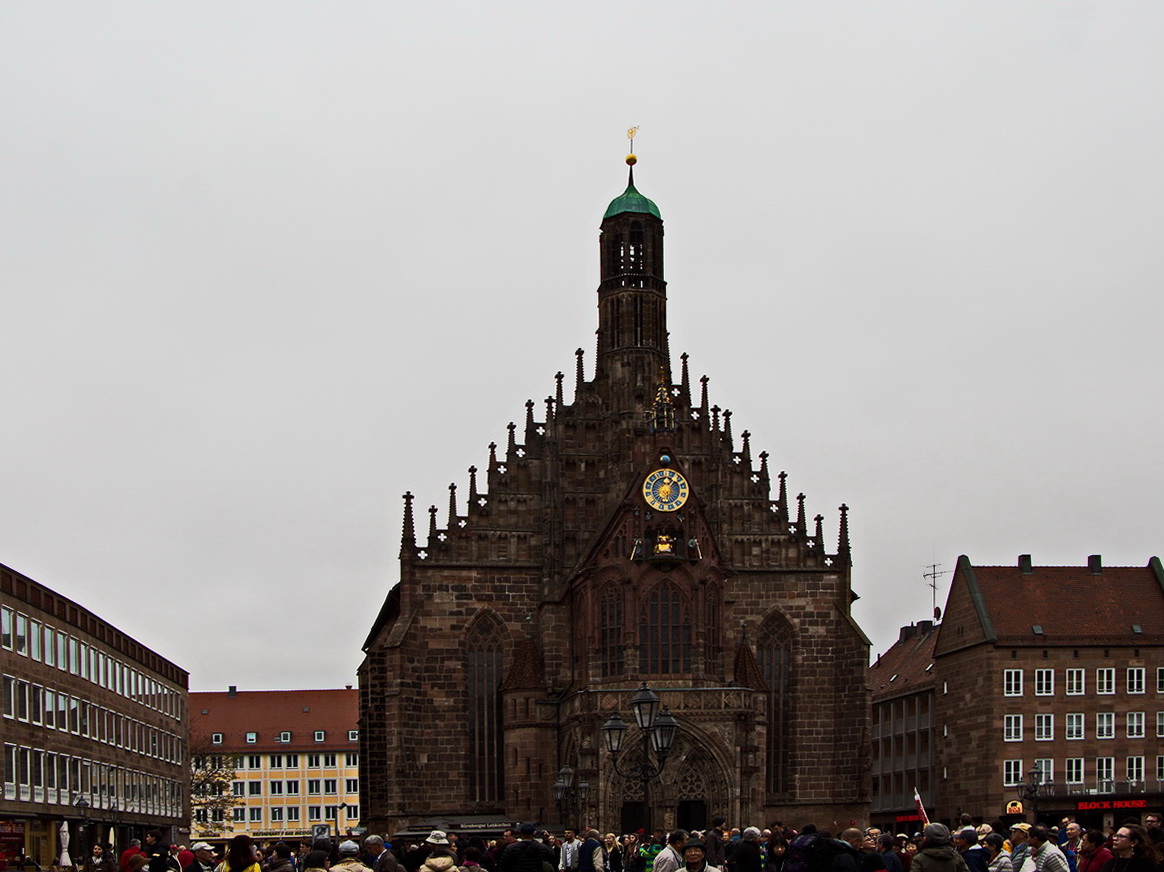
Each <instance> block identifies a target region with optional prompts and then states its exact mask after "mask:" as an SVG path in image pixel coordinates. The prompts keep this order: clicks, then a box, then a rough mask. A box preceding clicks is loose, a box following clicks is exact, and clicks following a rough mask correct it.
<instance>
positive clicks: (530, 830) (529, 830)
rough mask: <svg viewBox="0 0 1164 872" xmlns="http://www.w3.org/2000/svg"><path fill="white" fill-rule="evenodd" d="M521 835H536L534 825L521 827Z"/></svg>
mask: <svg viewBox="0 0 1164 872" xmlns="http://www.w3.org/2000/svg"><path fill="white" fill-rule="evenodd" d="M521 834H522V835H523V836H532V835H533V834H534V825H533V824H522V825H521Z"/></svg>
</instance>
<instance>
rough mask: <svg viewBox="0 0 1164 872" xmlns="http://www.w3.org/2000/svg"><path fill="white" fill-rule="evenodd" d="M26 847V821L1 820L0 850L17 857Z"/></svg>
mask: <svg viewBox="0 0 1164 872" xmlns="http://www.w3.org/2000/svg"><path fill="white" fill-rule="evenodd" d="M23 848H24V821H12V820H3V821H0V851H2V852H3V853H5V854H7V855H9V856H12V857H15V856H16V855H17V854H19V853H20V852H21V850H23Z"/></svg>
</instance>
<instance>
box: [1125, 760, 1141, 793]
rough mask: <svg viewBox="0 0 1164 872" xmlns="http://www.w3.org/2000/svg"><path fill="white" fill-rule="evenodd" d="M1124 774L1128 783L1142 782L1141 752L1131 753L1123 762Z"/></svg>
mask: <svg viewBox="0 0 1164 872" xmlns="http://www.w3.org/2000/svg"><path fill="white" fill-rule="evenodd" d="M1124 775H1126V776H1127V780H1128V785H1129V786H1130V785H1132V784H1143V783H1144V757H1143V755H1142V754H1133V755H1132V756H1130V757H1128V759H1127V760H1126V761H1125V762H1124Z"/></svg>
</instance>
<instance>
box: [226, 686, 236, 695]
mask: <svg viewBox="0 0 1164 872" xmlns="http://www.w3.org/2000/svg"><path fill="white" fill-rule="evenodd" d="M226 695H227V696H238V685H237V684H232V685H231V686H230V687H228V688H227V689H226Z"/></svg>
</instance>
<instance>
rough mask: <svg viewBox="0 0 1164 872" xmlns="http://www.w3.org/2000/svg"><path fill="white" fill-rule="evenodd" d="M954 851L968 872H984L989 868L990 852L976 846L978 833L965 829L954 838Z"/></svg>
mask: <svg viewBox="0 0 1164 872" xmlns="http://www.w3.org/2000/svg"><path fill="white" fill-rule="evenodd" d="M954 849H955V850H956V851H957V852H958V853H959V854H961V855H962V859H963V860H965V861H966V866H967V867H968V868H969V869H970V872H986V870H987V867H988V866H990V851H988V850H986V848H985V847H983V846H982V845H980V844H978V831H977V830H975V829H974V827H966V828H965V829H964V830H960V831H959V832H958V834H957V835H956V836H954Z"/></svg>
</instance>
